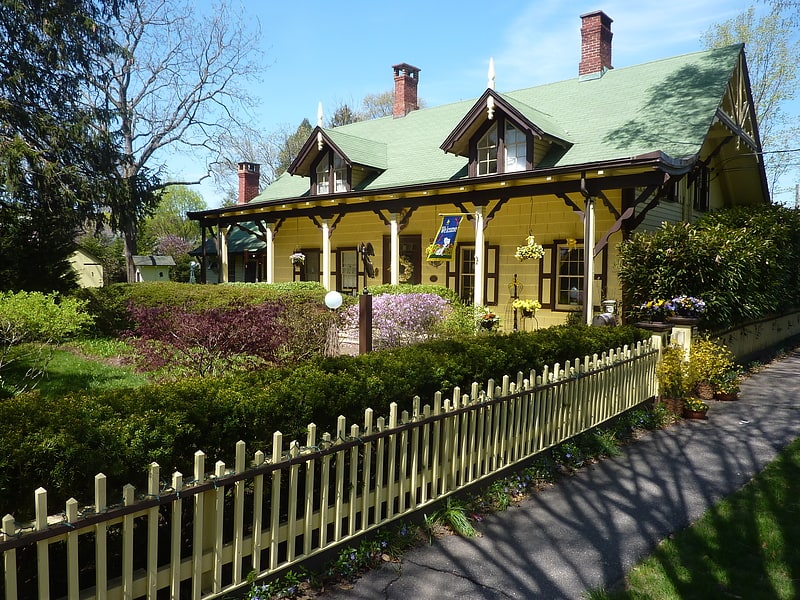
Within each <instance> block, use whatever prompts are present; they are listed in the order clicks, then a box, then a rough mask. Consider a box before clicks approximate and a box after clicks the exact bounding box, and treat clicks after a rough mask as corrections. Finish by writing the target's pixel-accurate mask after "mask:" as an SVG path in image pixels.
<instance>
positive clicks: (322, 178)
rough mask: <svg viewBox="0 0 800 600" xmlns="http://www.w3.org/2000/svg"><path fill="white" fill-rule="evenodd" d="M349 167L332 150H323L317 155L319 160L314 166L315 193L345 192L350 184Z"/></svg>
mask: <svg viewBox="0 0 800 600" xmlns="http://www.w3.org/2000/svg"><path fill="white" fill-rule="evenodd" d="M349 171H350V170H349V168H348V165H347V163H346V162H345V161H344V159H343V158H342V157H341V156H339V155H338V154H335V153H334V152H331V151H328V152H324V153H322V154H321V155H320V156H319V162H318V163H317V166H316V167H315V168H314V176H315V184H314V190H315V191H316V193H317V194H330V193H331V189H333V191H334V192H346V191H348V190H349V188H350V186H349V183H348V180H349Z"/></svg>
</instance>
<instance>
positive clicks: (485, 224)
mask: <svg viewBox="0 0 800 600" xmlns="http://www.w3.org/2000/svg"><path fill="white" fill-rule="evenodd" d="M506 202H508V196H506V197H504V198H500V199H499V200H498V201H497V202H495V205H494V206H493V207H492V208H491V210H490V211H489V214H488V215H486V216H485V217H484V218H483V229H484V231H485V230H486V228H487V227H488V226H489V221H491V220H492V219H494V217H495V215H497V213H498V212H500V209H501V208H503V205H504V204H505V203H506Z"/></svg>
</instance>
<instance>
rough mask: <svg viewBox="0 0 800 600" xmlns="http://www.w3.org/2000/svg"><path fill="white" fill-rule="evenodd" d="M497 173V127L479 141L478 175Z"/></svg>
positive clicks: (493, 127) (492, 128) (494, 126)
mask: <svg viewBox="0 0 800 600" xmlns="http://www.w3.org/2000/svg"><path fill="white" fill-rule="evenodd" d="M492 173H497V126H496V125H493V126H492V127H491V128H490V129H489V131H487V132H486V133H485V134H484V136H483V137H482V138H481V139H480V140H478V175H490V174H492Z"/></svg>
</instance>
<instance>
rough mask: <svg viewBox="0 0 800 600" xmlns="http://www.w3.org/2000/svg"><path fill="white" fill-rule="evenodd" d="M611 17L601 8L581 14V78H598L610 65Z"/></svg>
mask: <svg viewBox="0 0 800 600" xmlns="http://www.w3.org/2000/svg"><path fill="white" fill-rule="evenodd" d="M613 35H614V34H613V33H611V19H610V18H609V16H608V15H607V14H606V13H604V12H603V11H602V10H597V11H595V12H590V13H586V14H585V15H581V62H580V64H579V65H578V76H579V77H580V78H581V79H599V78H600V77H602V76H603V74H604V73H605V72H606V71H608V70H609V69H613V68H614V67H612V66H611V38H612V36H613Z"/></svg>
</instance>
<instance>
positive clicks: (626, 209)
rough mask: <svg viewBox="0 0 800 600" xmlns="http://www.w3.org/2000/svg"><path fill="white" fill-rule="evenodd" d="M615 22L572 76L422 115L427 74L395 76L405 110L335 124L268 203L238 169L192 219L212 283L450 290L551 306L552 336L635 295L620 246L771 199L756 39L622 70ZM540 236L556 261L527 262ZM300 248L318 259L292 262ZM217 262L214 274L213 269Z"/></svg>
mask: <svg viewBox="0 0 800 600" xmlns="http://www.w3.org/2000/svg"><path fill="white" fill-rule="evenodd" d="M611 23H612V21H611V19H610V18H609V17H608V16H607V15H606V14H605V13H603V12H601V11H597V12H593V13H588V14H585V15H582V16H581V34H582V47H581V51H582V53H581V61H580V63H579V65H578V75H577V76H576V77H575V78H573V79H569V80H565V81H560V82H556V83H552V84H548V85H540V86H536V87H531V88H526V89H522V90H517V91H510V92H502V93H501V92H499V91H497V90H496V89H495V83H494V72H493V71H494V69H493V66H491V64H490V69H489V79H488V85H487V87H486V89H485V90H484V91H483V93H481V94H480V96H478V97H477V98H476V99H473V100H467V101H462V102H456V103H453V104H448V105H444V106H436V107H430V108H424V109H418V106H417V104H418V103H417V88H418V85H419V73H420V69H419V68H417V67H414V66H412V65H408V64H405V63H402V64H398V65H394V67H393V71H394V82H395V94H394V114H393V116H391V117H384V118H380V119H375V120H372V121H363V122H357V123H352V124H349V125H345V126H341V127H336V128H331V129H328V128H325V127H323V126H322V117H321V115H320V117H319V123H318V125H317V127H316V128H315V129H314V130H313V132H312V133H311V135H310V136H309V138H308V140H307V142H306V143H305V145H304V146H303V148H302V150H301V151H300V153H299V155H298V156H297V157H296V159H295V160H294V161H293V162H292V164H291V165H290V167H289V169H288V172H286V173H284V174H283V175H281V176H280V177H278V178H277V179H276V180H275V181H274V182H273V183H272V184H271V185H269V186H268V187H267V188H266V189H265V190H263V191H261V192H260V193H259V191H258V175H259V166H258V165H256V164H252V163H241V164H240V165H239V177H240V198H239V204H238V205H236V206H234V207H228V208H221V209H214V210H207V211H202V212H196V213H192V214H190V217H191V218H193V219H195V220H198V221H199V223H200V225H201V229H202V232H203V244H202V246H201V248H200V249H198V251H196V255H197V256H198V258H199V259H200V263H201V276H200V280H201V281H204V282H209V283H216V282H226V281H265V282H280V281H293V280H312V281H320V282H321V283H322V284H323V285H324V286H325V288H327V289H336V290H339V291H341V292H343V293H353V294H356V293H359V292H360V288H361V287H363V281H364V276H365V271H369V270H371V269H370V268H369V267H368V265H367V262H366V261H365V260H364V256H363V253H360V252H359V248H364V247H365V246H366V244H367V243H369V244H371V246H372V247H373V248H374V256H373V257H369V258H370V260H371V261H372V262H374V266H375V267H376V269H375V271H376V272H375V273H374V275H375V277H374V278H369V277H368V278H367V280H368V282H373V281H374V282H375V283H399V282H404V281H406V282H408V283H414V284H417V283H425V284H435V285H442V286H447V287H448V288H451V289H453V290H456V291H457V292H458V294H459V295H460V296H461V297H462V298H463V299H464V300H466V301H468V302H472V303H474V304H476V305H486V306H492V307H496V308H494V310H496V311H497V312H499V313H500V314H501V315H502V314H504V312H505V314H506V315H508V314H509V311H510V310H511V308H510V307H511V302H512V299H513V298H514V297H515V296H516V297H522V298H530V299H535V300H538V301H539V302H540V303H541V305H542V309H541V310H540V311H539V313H538V315H537V316H538V319H539V323H540V324H541V325H552V324H557V323H561V322H564V320H565V319H566V317H567V315H568V314H569V312H571V311H577V310H579V311H582V313H583V317H584V319H585V320H586V322H591V319H592V315H593V313H594V312H595V311H597V310H599V307H600V304H601V301H603V300H606V299H619V298H621V290H620V283H619V280H618V277H617V267H616V261H617V250H616V248H617V246H618V244H619V243H620V242H621V241H622V240H623V239H625V238H626V237H627V236H628V235H630V233H631V232H633V231H641V230H652V229H654V228H657V227H659V225H660V224H661V223H662V222H664V221H692V220H693V219H695V218H697V216H699V215H702V214H703V213H704V212H706V211H708V210H712V209H715V208H720V207H725V206H731V205H739V204H759V203H767V202H769V195H768V190H767V184H766V177H765V173H764V167H763V162H762V161H761V159H760V156H761V155H760V153H761V144H760V140H759V134H758V129H757V125H756V116H755V112H754V105H753V101H752V97H751V93H750V86H749V80H748V73H747V65H746V62H745V55H744V49H743V46H741V45H735V46H730V47H726V48H722V49H716V50H709V51H704V52H697V53H692V54H687V55H682V56H677V57H673V58H666V59H663V60H658V61H654V62H650V63H646V64H641V65H636V66H631V67H625V68H620V69H613V68H612V65H611V39H612V33H611ZM443 215H460V216H461V217H463V219H462V221H461V225H460V228H459V231H458V234H457V237H456V236H453V239H452V240H451V241H450V244H451V246H452V250H453V252H452V258H451V259H450V260H427V258H428V255H427V254H426V249H428V247H429V246H430V245H431V244H432V243H433V242H434V241H436V240H437V237H439V236H438V234H439V230H440V225H441V221H442V216H443ZM529 236H533V237H534V239H535V243H536V244H540V245H542V249H543V255H542V256H541V258H535V259H532V260H524V261H520V260H518V259H517V258H515V255H516V254H517V249H518V247H520V246H524V245H525V244H526V241H527V240H528V238H529ZM296 253H301V254H302V255H303V256H304V261H303V262H296V261H293V260H290V256H291V255H293V254H296ZM212 269H213V270H212Z"/></svg>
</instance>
